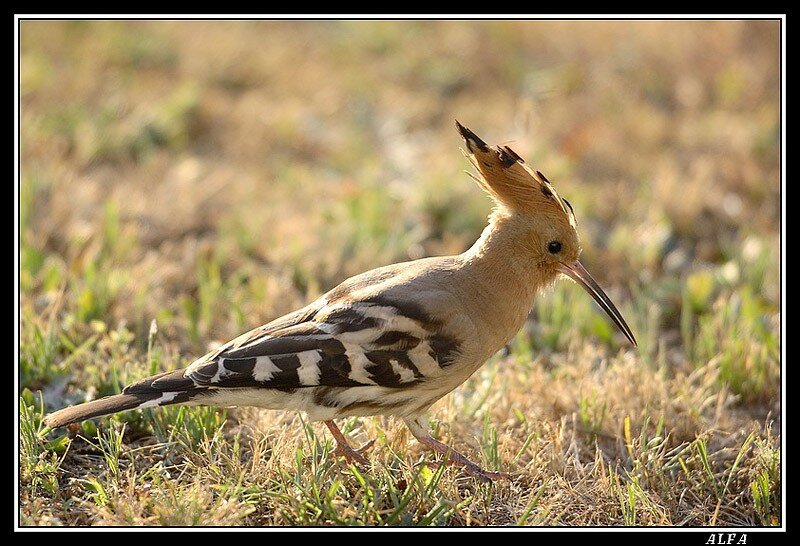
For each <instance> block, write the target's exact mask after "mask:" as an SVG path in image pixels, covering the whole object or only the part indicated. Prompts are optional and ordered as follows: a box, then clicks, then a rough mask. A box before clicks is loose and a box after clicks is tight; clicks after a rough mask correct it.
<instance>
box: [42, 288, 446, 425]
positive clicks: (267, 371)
mask: <svg viewBox="0 0 800 546" xmlns="http://www.w3.org/2000/svg"><path fill="white" fill-rule="evenodd" d="M347 292H348V291H347V290H346V289H343V287H340V288H337V289H334V290H333V291H331V292H329V293H328V294H326V295H325V296H323V297H322V298H320V299H319V300H317V301H316V302H314V303H312V304H311V305H309V306H307V307H305V308H303V309H301V310H299V311H296V312H294V313H291V314H289V315H286V316H284V317H281V318H279V319H277V320H275V321H273V322H271V323H269V324H266V325H264V326H261V327H259V328H256V329H255V330H252V331H250V332H248V333H246V334H244V335H242V336H239V337H238V338H236V339H233V340H232V341H230V342H228V343H227V344H225V345H223V346H222V347H220V348H219V349H217V350H216V351H213V352H211V353H209V354H207V355H205V356H203V357H201V358H199V359H197V360H196V361H194V362H193V363H192V364H191V365H190V366H189V367H187V368H186V369H183V370H177V371H172V372H165V373H162V374H159V375H155V376H152V377H148V378H146V379H143V380H141V381H139V382H137V383H134V384H132V385H129V386H127V387H125V389H124V390H123V392H122V394H118V395H114V396H109V397H106V398H102V399H99V400H94V401H92V402H87V403H85V404H80V405H77V406H72V407H68V408H65V409H62V410H60V411H57V412H55V413H52V414H50V415H48V416H47V417H46V418H45V424H46V425H47V426H49V427H51V428H55V427H59V426H63V425H66V424H69V423H74V422H79V421H82V420H85V419H90V418H93V417H99V416H103V415H109V414H113V413H117V412H122V411H130V410H134V409H141V408H148V407H156V406H166V405H171V404H188V405H216V406H233V405H254V406H259V407H266V408H271V409H298V410H303V411H306V412H307V413H308V414H309V417H310V418H311V419H312V420H324V419H333V418H337V417H343V416H348V415H372V414H375V413H391V414H395V415H405V414H411V413H414V412H417V411H419V410H420V409H421V408H419V402H420V398H419V396H418V392H417V393H415V391H417V389H415V387H419V386H421V384H423V383H425V382H426V381H428V380H429V379H433V378H436V377H439V376H441V375H442V373H443V371H444V369H445V368H446V367H447V366H448V364H449V363H450V362H452V360H453V358H454V356H455V354H456V352H457V350H458V343H457V342H456V340H455V339H454V338H452V337H449V336H447V335H445V334H443V333H442V332H441V331H440V326H441V324H440V323H439V322H438V321H436V320H434V319H432V318H431V317H430V316H429V315H428V314H427V313H426V312H425V311H424V310H423V309H422V308H421V307H419V306H416V305H413V304H409V303H408V302H402V303H401V302H396V301H392V300H391V299H390V298H388V297H386V296H385V295H380V294H377V295H373V296H371V297H367V298H366V299H355V300H354V299H352V298H351V297H348V296H349V295H348V294H347ZM425 401H426V398H425V397H423V402H425Z"/></svg>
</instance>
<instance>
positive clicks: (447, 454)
mask: <svg viewBox="0 0 800 546" xmlns="http://www.w3.org/2000/svg"><path fill="white" fill-rule="evenodd" d="M417 440H418V441H419V442H420V443H421V444H422V445H424V446H425V447H427V448H428V449H430V450H432V451H435V452H437V453H441V454H443V455H444V460H443V461H442V462H436V463H432V465H431V466H434V467H438V466H439V465H441V464H456V465H459V466H461V467H463V468H464V471H465V472H466V473H467V474H469V475H470V476H472V477H474V478H478V479H480V480H483V481H484V482H487V483H492V482H494V481H495V480H511V479H513V476H512V475H511V474H509V473H507V472H496V471H493V470H484V469H483V468H481V467H480V466H479V465H477V464H475V463H473V462H472V461H470V460H469V459H467V457H466V456H464V455H463V454H461V453H459V452H458V451H456V450H455V449H453V448H452V447H450V446H448V445H447V444H445V443H442V442H440V441H439V440H436V439H434V438H433V437H432V436H430V435H429V434H420V435H419V436H417Z"/></svg>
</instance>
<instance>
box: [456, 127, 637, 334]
mask: <svg viewBox="0 0 800 546" xmlns="http://www.w3.org/2000/svg"><path fill="white" fill-rule="evenodd" d="M456 128H457V129H458V132H459V133H460V134H461V136H462V137H463V138H464V141H465V142H466V146H467V151H465V152H464V155H465V156H466V157H467V159H468V160H469V161H470V163H472V165H473V166H474V167H475V169H476V170H477V171H478V176H473V175H472V174H471V173H468V174H470V176H472V177H473V178H474V179H475V181H476V182H477V183H478V185H479V186H480V187H481V188H482V189H483V190H484V191H485V192H486V193H488V194H489V195H490V196H491V197H492V199H493V200H494V201H495V202H496V203H497V204H498V205H499V206H500V207H501V209H502V210H503V211H504V212H507V213H508V214H510V215H512V216H513V217H514V220H515V223H516V224H517V225H518V226H520V227H519V229H522V230H524V238H523V240H524V244H525V247H526V252H527V253H529V254H530V255H531V256H532V257H533V260H532V261H531V263H532V264H533V265H532V267H536V268H538V269H539V270H540V274H541V275H542V276H543V277H544V278H556V277H557V276H559V275H561V274H563V275H566V276H567V277H569V278H571V279H572V280H574V281H575V282H576V283H577V284H579V285H580V286H581V287H583V288H584V289H585V290H586V291H587V292H588V293H589V294H590V295H591V296H592V298H594V300H595V301H596V302H597V303H598V305H600V307H601V308H602V309H603V310H604V311H605V312H606V313H607V314H608V316H609V317H610V318H611V320H612V321H613V322H614V323H615V324H616V325H617V326H618V327H619V329H620V330H621V331H622V333H623V334H625V337H626V338H628V340H629V341H630V342H631V343H632V344H633V345H634V346H635V345H636V339H635V338H634V336H633V333H632V332H631V330H630V328H629V327H628V324H627V323H626V322H625V319H624V318H623V317H622V314H621V313H620V312H619V310H617V308H616V306H615V305H614V303H613V302H612V301H611V300H610V299H609V297H608V296H607V295H606V293H605V292H604V291H603V289H602V288H600V286H599V285H598V284H597V282H596V281H595V280H594V278H593V277H592V276H591V275H590V274H589V272H588V271H587V270H586V268H585V267H584V266H583V264H581V262H580V260H579V258H580V254H581V245H580V238H579V237H578V230H577V221H576V220H575V212H574V211H573V209H572V205H570V204H569V201H567V200H566V199H563V198H562V197H560V196H559V195H558V193H557V192H556V190H555V188H554V187H553V185H552V184H551V183H550V181H549V180H548V179H547V177H545V176H544V175H543V174H542V173H541V172H539V171H537V170H534V169H531V168H530V167H529V166H528V165H527V164H526V163H525V161H524V160H523V159H522V158H521V157H520V156H519V154H517V153H516V152H514V150H512V149H511V148H509V147H508V146H489V145H487V144H486V143H485V142H484V141H483V140H482V139H481V138H479V137H478V136H477V135H476V134H475V133H473V132H472V131H471V130H469V129H468V128H466V127H464V126H463V125H461V124H460V123H459V122H458V121H456Z"/></svg>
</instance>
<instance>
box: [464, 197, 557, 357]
mask: <svg viewBox="0 0 800 546" xmlns="http://www.w3.org/2000/svg"><path fill="white" fill-rule="evenodd" d="M461 258H462V260H463V264H464V270H465V271H466V272H467V273H468V274H467V277H468V279H469V281H468V285H469V289H470V290H471V291H472V294H471V298H472V300H473V301H475V302H477V304H478V305H479V306H480V309H482V312H479V313H478V315H479V316H485V318H486V319H487V320H486V324H485V325H484V326H485V327H486V328H487V329H488V330H489V331H490V332H492V334H493V335H494V336H495V337H496V338H498V339H499V338H504V339H502V341H501V342H500V343H502V344H505V343H506V342H507V341H508V340H509V339H510V338H511V337H513V336H514V335H515V334H516V332H517V331H518V330H519V329H520V327H522V324H523V323H524V322H525V319H526V318H527V316H528V314H529V313H530V310H531V307H532V306H533V300H534V297H535V295H536V293H537V292H538V291H539V290H541V289H542V288H543V287H544V286H546V285H547V284H549V283H551V282H552V281H553V280H554V279H555V274H553V275H547V274H546V273H543V271H542V270H541V268H540V267H539V266H538V264H537V263H536V261H537V254H536V253H535V249H534V248H533V242H532V241H531V240H530V237H529V231H528V229H526V226H525V222H524V220H523V219H521V218H519V217H518V216H516V215H515V214H513V213H512V212H509V211H507V210H505V209H502V208H500V209H497V210H495V211H494V212H493V213H492V215H491V216H490V219H489V225H488V226H486V228H485V229H484V230H483V233H482V234H481V236H480V238H479V239H478V240H477V241H476V242H475V244H474V245H472V247H471V248H470V249H469V250H467V251H466V252H464V254H462V255H461Z"/></svg>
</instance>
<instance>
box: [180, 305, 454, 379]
mask: <svg viewBox="0 0 800 546" xmlns="http://www.w3.org/2000/svg"><path fill="white" fill-rule="evenodd" d="M409 311H410V310H409V306H408V305H395V304H392V303H391V302H386V301H383V300H380V301H358V302H343V303H338V304H335V305H323V306H321V307H319V308H317V310H316V311H314V312H311V313H308V314H307V315H306V316H303V317H299V318H298V320H295V321H287V323H288V324H287V325H286V326H282V327H279V328H275V327H274V323H272V324H271V325H267V326H265V327H262V328H260V329H256V330H253V331H252V332H249V333H247V334H245V335H243V336H240V337H239V338H237V339H235V340H233V341H231V342H230V343H228V344H226V345H225V346H223V347H222V348H220V349H219V350H218V351H216V352H214V353H210V354H209V355H206V356H205V357H203V358H201V359H199V360H197V361H195V362H194V363H193V364H192V365H191V366H189V368H187V369H186V371H185V373H184V381H185V379H190V380H191V381H192V382H193V383H194V385H196V386H197V387H207V388H237V387H239V388H240V387H255V388H271V389H295V388H301V387H316V386H328V387H359V386H375V385H378V386H383V387H393V388H404V387H410V386H413V385H415V384H417V383H419V382H421V381H425V380H426V379H431V378H435V377H437V376H439V375H440V374H441V373H442V371H443V368H445V367H446V366H447V365H448V364H449V363H450V362H451V361H452V359H453V358H454V356H455V353H456V351H457V350H458V344H457V342H456V341H455V340H454V339H452V338H450V337H448V336H446V335H443V334H441V333H440V332H439V327H440V325H439V324H438V323H437V322H436V321H431V320H430V319H429V318H428V317H427V316H426V315H425V314H424V313H421V312H409ZM413 311H419V309H418V308H413Z"/></svg>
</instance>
